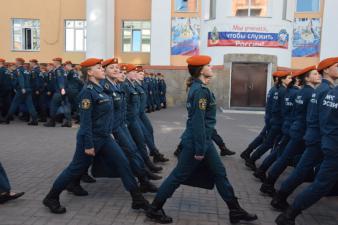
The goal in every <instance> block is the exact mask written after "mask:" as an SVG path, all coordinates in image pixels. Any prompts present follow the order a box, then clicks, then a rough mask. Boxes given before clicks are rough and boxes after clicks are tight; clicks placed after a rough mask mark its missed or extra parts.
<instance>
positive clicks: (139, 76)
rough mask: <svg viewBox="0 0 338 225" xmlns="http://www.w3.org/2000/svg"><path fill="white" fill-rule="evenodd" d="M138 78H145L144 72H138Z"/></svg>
mask: <svg viewBox="0 0 338 225" xmlns="http://www.w3.org/2000/svg"><path fill="white" fill-rule="evenodd" d="M137 79H138V80H144V72H138V73H137Z"/></svg>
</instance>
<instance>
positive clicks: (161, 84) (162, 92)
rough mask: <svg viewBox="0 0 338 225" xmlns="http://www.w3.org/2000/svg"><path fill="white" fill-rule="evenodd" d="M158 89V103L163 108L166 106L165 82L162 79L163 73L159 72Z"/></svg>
mask: <svg viewBox="0 0 338 225" xmlns="http://www.w3.org/2000/svg"><path fill="white" fill-rule="evenodd" d="M159 91H160V104H161V105H162V107H163V108H164V109H165V108H167V98H166V95H167V84H166V83H165V80H164V75H163V74H161V73H160V80H159Z"/></svg>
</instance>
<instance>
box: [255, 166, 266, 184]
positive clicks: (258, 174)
mask: <svg viewBox="0 0 338 225" xmlns="http://www.w3.org/2000/svg"><path fill="white" fill-rule="evenodd" d="M253 175H254V177H256V178H257V179H259V180H260V181H262V182H264V181H265V180H266V175H265V171H264V170H262V169H260V168H258V169H256V171H255V172H254V173H253Z"/></svg>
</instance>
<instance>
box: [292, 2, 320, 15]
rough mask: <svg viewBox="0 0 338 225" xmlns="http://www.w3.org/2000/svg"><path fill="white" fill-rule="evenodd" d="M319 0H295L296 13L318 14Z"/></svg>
mask: <svg viewBox="0 0 338 225" xmlns="http://www.w3.org/2000/svg"><path fill="white" fill-rule="evenodd" d="M319 6H320V0H297V12H319V8H320V7H319Z"/></svg>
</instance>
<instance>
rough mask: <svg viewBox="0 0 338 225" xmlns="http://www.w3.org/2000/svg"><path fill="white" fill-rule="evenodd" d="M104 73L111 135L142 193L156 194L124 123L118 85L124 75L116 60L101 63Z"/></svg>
mask: <svg viewBox="0 0 338 225" xmlns="http://www.w3.org/2000/svg"><path fill="white" fill-rule="evenodd" d="M102 66H103V67H104V68H105V71H106V79H105V80H103V81H102V86H103V87H104V89H105V92H106V93H107V94H108V95H110V96H111V97H112V98H113V101H114V126H113V131H112V132H113V135H114V137H115V139H116V141H117V143H118V144H119V145H120V146H121V148H122V149H123V151H124V152H125V154H126V156H127V158H128V160H129V162H130V167H131V169H132V171H133V172H134V174H135V176H136V177H137V178H138V180H139V182H140V189H141V191H142V192H156V191H157V187H156V186H155V185H154V184H152V183H151V182H150V181H149V178H148V172H147V170H146V166H145V163H144V161H143V159H142V156H141V155H140V154H139V152H138V150H137V146H136V144H135V142H134V140H133V138H132V137H131V135H130V133H129V131H128V128H127V126H126V121H125V109H126V102H125V96H124V93H123V91H122V90H121V87H120V84H121V83H123V82H124V81H125V75H124V74H123V73H121V71H120V68H119V65H118V59H117V58H112V59H107V60H105V61H103V62H102Z"/></svg>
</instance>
